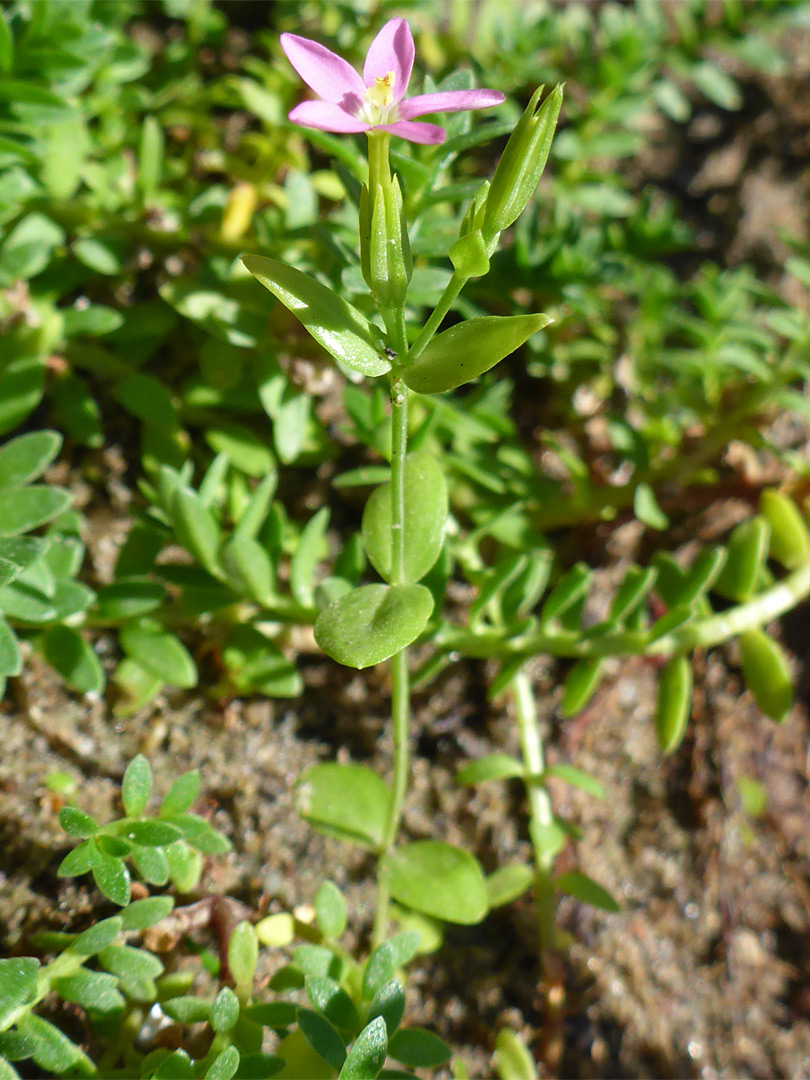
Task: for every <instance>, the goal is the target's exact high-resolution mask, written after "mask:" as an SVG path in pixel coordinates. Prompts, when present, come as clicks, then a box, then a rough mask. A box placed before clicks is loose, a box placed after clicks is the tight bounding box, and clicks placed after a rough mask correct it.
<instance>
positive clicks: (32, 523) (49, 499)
mask: <svg viewBox="0 0 810 1080" xmlns="http://www.w3.org/2000/svg"><path fill="white" fill-rule="evenodd" d="M72 502H73V496H72V495H71V494H70V492H68V491H63V490H62V489H61V488H52V487H45V486H44V485H43V484H35V485H33V486H32V487H21V488H10V489H9V490H8V491H2V492H0V537H5V536H17V535H18V534H19V533H24V532H29V531H30V530H31V529H35V528H36V527H37V526H38V525H44V524H45V522H46V521H50V520H51V519H52V518H55V517H58V515H59V514H61V513H62V512H63V511H64V510H67V508H68V507H69V506H70V504H71V503H72Z"/></svg>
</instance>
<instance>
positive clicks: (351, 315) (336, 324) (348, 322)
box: [242, 255, 391, 375]
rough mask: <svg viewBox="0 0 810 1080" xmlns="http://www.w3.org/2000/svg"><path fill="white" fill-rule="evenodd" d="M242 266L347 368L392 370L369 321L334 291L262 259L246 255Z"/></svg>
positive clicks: (374, 372)
mask: <svg viewBox="0 0 810 1080" xmlns="http://www.w3.org/2000/svg"><path fill="white" fill-rule="evenodd" d="M242 262H243V263H244V264H245V266H246V267H247V269H248V270H249V271H250V273H251V274H253V276H254V277H255V278H256V279H257V281H260V282H261V283H262V285H264V287H265V288H266V289H269V290H270V292H271V293H272V294H273V296H275V297H276V299H278V300H280V301H281V303H282V304H284V306H285V307H286V308H287V309H288V310H289V311H291V312H292V314H293V315H295V317H296V319H298V321H299V322H300V323H301V325H302V326H303V327H304V328H305V329H306V330H308V331H309V333H310V334H311V335H312V337H313V338H314V339H315V340H316V341H317V342H318V344H319V345H322V346H323V348H324V349H326V351H327V352H328V353H329V354H330V355H331V356H333V357H334V358H335V359H336V360H339V361H340V362H341V363H342V364H345V366H346V367H347V368H351V370H352V371H359V372H360V374H361V375H384V374H385V373H386V372H387V371H390V370H391V365H390V364H389V363H388V361H387V360H386V358H385V356H384V354H383V352H382V349H381V347H380V346H379V345H378V343H377V340H376V337H375V332H374V330H373V329H372V326H371V324H370V323H369V321H368V320H367V319H366V318H365V316H363V315H361V314H360V312H359V311H357V310H356V309H355V308H353V307H352V306H351V304H348V303H347V302H346V301H345V300H344V299H343V298H342V297H340V296H338V295H337V294H336V293H333V292H332V290H331V289H327V287H326V286H325V285H321V283H320V282H319V281H316V280H315V279H314V278H311V277H309V276H308V275H307V274H302V273H301V271H300V270H295V269H294V268H293V267H292V266H286V265H285V264H284V263H281V262H277V261H276V260H275V259H268V258H266V257H264V256H263V255H243V256H242Z"/></svg>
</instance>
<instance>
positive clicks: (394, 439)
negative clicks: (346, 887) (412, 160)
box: [368, 135, 410, 946]
mask: <svg viewBox="0 0 810 1080" xmlns="http://www.w3.org/2000/svg"><path fill="white" fill-rule="evenodd" d="M388 144H389V137H388V136H387V135H384V136H381V135H376V136H370V137H369V140H368V146H369V153H368V179H369V191H371V192H373V191H374V189H375V188H381V187H388V186H390V184H391V172H390V168H389V164H388ZM381 314H382V316H383V319H384V321H385V325H386V327H387V328H388V332H389V335H390V337H391V341H392V344H393V347H394V351H395V352H396V353H397V355H398V356H400V357H401V356H403V355H404V353H405V352H406V351H407V348H408V340H407V335H406V329H405V311H404V305H402V304H400V305H398V306H396V307H391V308H385V309H383V310H382V311H381ZM407 453H408V388H407V387H406V385H405V383H404V382H403V381H402V379H401V378H400V376H399V374H398V369H397V368H396V367H395V371H394V373H393V374H392V378H391V579H390V580H391V584H392V585H404V584H405V459H406V456H407ZM408 680H409V676H408V650H407V649H402V650H401V652H398V653H397V654H396V655H395V656H392V657H391V722H392V727H393V737H394V777H393V786H392V790H391V800H390V802H389V804H388V814H387V817H386V821H385V830H384V832H383V841H382V845H381V850H380V858H381V860H382V859H383V858H384V856H385V854H386V852H388V851H390V849H391V848H392V847H393V846H394V843H395V842H396V838H397V833H398V832H399V827H400V822H401V821H402V807H403V804H404V802H405V795H406V793H407V790H408V774H409V771H410V747H409V735H410V731H409V728H410V686H409V681H408ZM390 899H391V897H390V892H389V889H388V880H387V875H386V871H385V866H384V865H382V866H381V867H380V871H379V874H378V881H377V906H376V910H375V913H374V929H373V934H372V939H373V944H374V945H375V946H376V945H379V944H380V943H381V942H382V941H384V940H385V934H386V930H387V928H388V910H389V906H390Z"/></svg>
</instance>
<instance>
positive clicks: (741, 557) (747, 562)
mask: <svg viewBox="0 0 810 1080" xmlns="http://www.w3.org/2000/svg"><path fill="white" fill-rule="evenodd" d="M770 533H771V527H770V525H769V524H768V521H767V520H766V519H765V518H764V517H755V518H751V520H750V521H744V522H743V523H742V525H738V526H737V528H736V529H735V530H734V532H733V533H732V534H731V536H730V538H729V541H728V551H727V555H726V562H725V566H724V567H723V569H722V570H721V572H720V575H719V577H718V578H717V581H716V582H715V583H714V586H713V588H714V591H715V592H718V593H719V594H720V595H721V596H724V597H726V599H727V600H736V601H738V602H742V601H744V600H748V599H749V598H750V597H751V596H752V595H753V593H754V590H755V589H756V585H757V579H758V577H759V571H760V569H761V567H762V564H763V562H764V561H765V557H766V556H767V554H768V544H769V542H770Z"/></svg>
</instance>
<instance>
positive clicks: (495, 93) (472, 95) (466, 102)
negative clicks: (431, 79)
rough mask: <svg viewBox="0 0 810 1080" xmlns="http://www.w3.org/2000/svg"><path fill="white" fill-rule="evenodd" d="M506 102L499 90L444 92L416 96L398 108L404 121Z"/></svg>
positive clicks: (484, 107) (485, 107)
mask: <svg viewBox="0 0 810 1080" xmlns="http://www.w3.org/2000/svg"><path fill="white" fill-rule="evenodd" d="M503 101H506V98H505V97H504V95H503V94H502V93H501V92H500V90H446V91H445V92H444V93H439V94H418V95H417V96H416V97H412V98H408V99H407V100H406V101H403V102H402V104H401V105H400V106H399V115H400V116H401V117H402V118H403V119H404V120H412V119H413V117H414V116H425V115H426V114H427V113H437V112H463V111H464V110H465V109H488V108H489V107H490V106H491V105H500V104H501V102H503Z"/></svg>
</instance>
